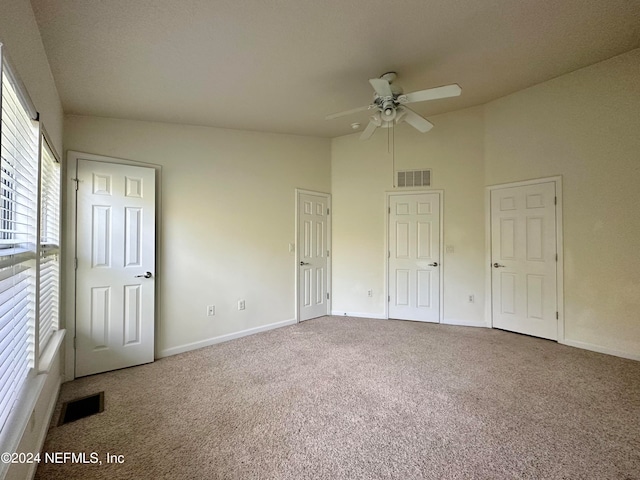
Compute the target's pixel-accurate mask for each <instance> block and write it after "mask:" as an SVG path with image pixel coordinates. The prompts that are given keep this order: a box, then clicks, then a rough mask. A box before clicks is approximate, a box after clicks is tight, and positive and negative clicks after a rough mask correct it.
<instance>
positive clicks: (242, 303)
mask: <svg viewBox="0 0 640 480" xmlns="http://www.w3.org/2000/svg"><path fill="white" fill-rule="evenodd" d="M244 308H245V304H244V300H238V310H244Z"/></svg>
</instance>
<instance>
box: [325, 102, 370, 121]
mask: <svg viewBox="0 0 640 480" xmlns="http://www.w3.org/2000/svg"><path fill="white" fill-rule="evenodd" d="M370 108H371V105H367V106H365V107H358V108H353V109H351V110H347V111H345V112H339V113H332V114H331V115H327V116H326V117H324V119H325V120H333V119H334V118H339V117H344V116H346V115H351V114H352V113H358V112H364V111H365V110H369V109H370Z"/></svg>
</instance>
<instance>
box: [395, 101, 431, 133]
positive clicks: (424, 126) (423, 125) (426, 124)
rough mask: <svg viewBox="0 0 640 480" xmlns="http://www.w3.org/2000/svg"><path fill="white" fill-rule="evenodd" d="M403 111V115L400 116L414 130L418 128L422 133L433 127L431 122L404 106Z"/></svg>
mask: <svg viewBox="0 0 640 480" xmlns="http://www.w3.org/2000/svg"><path fill="white" fill-rule="evenodd" d="M403 111H404V116H403V117H402V120H404V121H405V122H407V123H408V124H409V125H411V126H412V127H413V128H415V129H416V130H419V131H420V132H422V133H426V132H428V131H429V130H431V129H432V128H433V123H431V122H430V121H429V120H427V119H426V118H424V117H421V116H420V115H418V114H417V113H416V112H414V111H413V110H411V109H410V108H407V107H404V108H403Z"/></svg>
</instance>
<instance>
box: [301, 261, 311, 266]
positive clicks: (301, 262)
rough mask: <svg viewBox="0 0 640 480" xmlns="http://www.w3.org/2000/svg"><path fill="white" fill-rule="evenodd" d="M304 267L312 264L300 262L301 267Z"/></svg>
mask: <svg viewBox="0 0 640 480" xmlns="http://www.w3.org/2000/svg"><path fill="white" fill-rule="evenodd" d="M303 265H311V264H310V263H307V262H303V261H302V260H301V261H300V266H301V267H302V266H303Z"/></svg>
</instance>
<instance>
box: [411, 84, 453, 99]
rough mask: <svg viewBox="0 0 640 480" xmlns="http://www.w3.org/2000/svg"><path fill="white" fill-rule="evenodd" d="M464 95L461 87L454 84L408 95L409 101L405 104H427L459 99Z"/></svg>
mask: <svg viewBox="0 0 640 480" xmlns="http://www.w3.org/2000/svg"><path fill="white" fill-rule="evenodd" d="M461 93H462V89H461V88H460V85H457V84H455V83H454V84H452V85H445V86H444V87H435V88H428V89H426V90H420V91H418V92H412V93H407V94H406V95H405V97H407V100H406V101H405V102H403V103H414V102H425V101H427V100H437V99H439V98H449V97H457V96H458V95H460V94H461Z"/></svg>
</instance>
